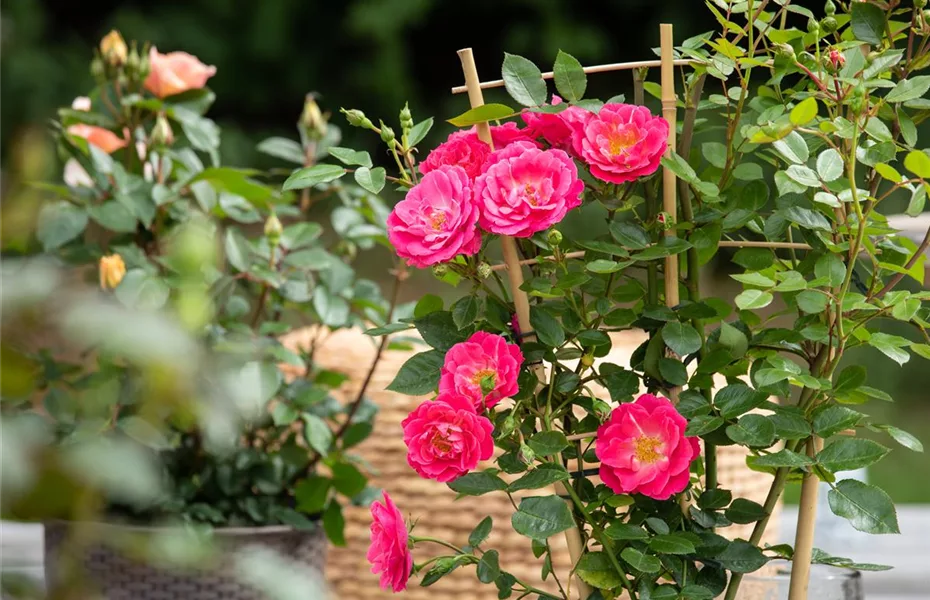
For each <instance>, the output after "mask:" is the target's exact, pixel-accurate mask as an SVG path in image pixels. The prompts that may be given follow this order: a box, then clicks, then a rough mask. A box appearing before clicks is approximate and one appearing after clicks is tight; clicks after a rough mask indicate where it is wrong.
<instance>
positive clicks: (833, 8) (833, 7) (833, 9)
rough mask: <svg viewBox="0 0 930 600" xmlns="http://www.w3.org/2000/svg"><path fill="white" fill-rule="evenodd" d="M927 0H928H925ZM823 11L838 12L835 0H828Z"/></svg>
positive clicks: (831, 13) (828, 12)
mask: <svg viewBox="0 0 930 600" xmlns="http://www.w3.org/2000/svg"><path fill="white" fill-rule="evenodd" d="M924 1H925V2H926V0H924ZM823 12H825V13H826V14H828V15H830V16H832V15H835V14H836V4H834V3H833V0H827V3H826V4H825V5H824V7H823Z"/></svg>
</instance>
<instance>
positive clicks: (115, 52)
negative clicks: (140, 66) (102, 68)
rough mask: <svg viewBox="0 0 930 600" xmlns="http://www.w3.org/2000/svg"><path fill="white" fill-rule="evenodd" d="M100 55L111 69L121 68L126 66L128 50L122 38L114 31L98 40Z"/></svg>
mask: <svg viewBox="0 0 930 600" xmlns="http://www.w3.org/2000/svg"><path fill="white" fill-rule="evenodd" d="M100 54H101V56H103V59H104V60H105V61H106V62H107V64H108V65H110V66H111V67H121V66H123V65H125V64H126V59H127V58H128V54H129V48H127V47H126V42H125V41H124V40H123V36H121V35H120V33H119V32H118V31H117V30H115V29H114V30H112V31H111V32H110V33H108V34H106V35H105V36H104V38H103V39H102V40H100Z"/></svg>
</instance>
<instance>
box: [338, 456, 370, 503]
mask: <svg viewBox="0 0 930 600" xmlns="http://www.w3.org/2000/svg"><path fill="white" fill-rule="evenodd" d="M332 471H333V487H334V488H336V491H337V492H339V493H340V494H342V495H344V496H347V497H349V498H351V497H352V496H354V495H356V494H358V493H359V492H361V491H362V490H364V489H365V484H366V483H367V479H366V478H365V476H364V475H362V472H361V471H359V470H358V469H357V468H356V467H355V466H354V465H351V464H349V463H344V462H341V463H336V464H335V465H333V467H332Z"/></svg>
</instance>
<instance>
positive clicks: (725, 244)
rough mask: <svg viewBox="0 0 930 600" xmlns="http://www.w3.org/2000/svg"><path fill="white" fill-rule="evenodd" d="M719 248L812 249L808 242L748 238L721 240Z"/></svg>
mask: <svg viewBox="0 0 930 600" xmlns="http://www.w3.org/2000/svg"><path fill="white" fill-rule="evenodd" d="M717 245H718V246H719V247H720V248H773V249H775V248H793V249H795V250H813V248H811V246H810V244H805V243H803V242H751V241H749V240H721V241H720V243H719V244H717Z"/></svg>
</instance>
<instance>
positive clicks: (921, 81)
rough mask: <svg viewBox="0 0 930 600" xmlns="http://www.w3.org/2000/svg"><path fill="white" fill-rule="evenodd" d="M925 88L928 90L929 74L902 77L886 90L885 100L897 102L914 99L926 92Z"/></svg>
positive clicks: (929, 86) (929, 88)
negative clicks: (888, 90) (908, 77)
mask: <svg viewBox="0 0 930 600" xmlns="http://www.w3.org/2000/svg"><path fill="white" fill-rule="evenodd" d="M927 90H930V75H918V76H917V77H911V78H910V79H902V80H901V81H899V82H898V83H897V85H895V86H894V87H893V88H892V89H891V91H890V92H888V95H887V96H885V101H887V102H891V103H897V102H908V101H910V100H916V99H917V98H920V97H921V96H923V95H924V94H926V93H927Z"/></svg>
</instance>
